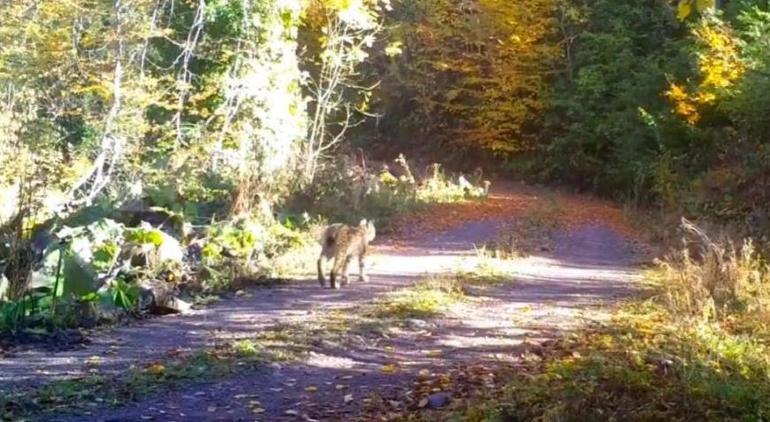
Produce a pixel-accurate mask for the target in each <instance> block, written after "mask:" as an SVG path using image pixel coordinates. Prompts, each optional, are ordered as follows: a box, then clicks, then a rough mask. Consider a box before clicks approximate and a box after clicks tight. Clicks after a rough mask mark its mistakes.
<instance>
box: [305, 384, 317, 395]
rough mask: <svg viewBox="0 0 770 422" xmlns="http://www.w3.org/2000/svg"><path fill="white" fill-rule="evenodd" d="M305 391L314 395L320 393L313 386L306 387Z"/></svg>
mask: <svg viewBox="0 0 770 422" xmlns="http://www.w3.org/2000/svg"><path fill="white" fill-rule="evenodd" d="M305 391H307V392H308V393H314V392H316V391H318V387H316V386H314V385H311V386H309V387H305Z"/></svg>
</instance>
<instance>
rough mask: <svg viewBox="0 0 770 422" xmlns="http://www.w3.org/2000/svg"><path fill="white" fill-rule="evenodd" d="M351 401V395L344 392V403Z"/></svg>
mask: <svg viewBox="0 0 770 422" xmlns="http://www.w3.org/2000/svg"><path fill="white" fill-rule="evenodd" d="M352 401H353V395H352V394H345V404H348V403H350V402H352Z"/></svg>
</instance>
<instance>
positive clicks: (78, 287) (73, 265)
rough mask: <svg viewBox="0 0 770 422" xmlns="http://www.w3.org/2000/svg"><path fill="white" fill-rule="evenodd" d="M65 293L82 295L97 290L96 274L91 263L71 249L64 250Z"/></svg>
mask: <svg viewBox="0 0 770 422" xmlns="http://www.w3.org/2000/svg"><path fill="white" fill-rule="evenodd" d="M62 267H63V269H62V274H63V280H62V282H63V289H64V294H65V295H68V294H72V295H74V296H77V297H80V296H84V295H87V294H89V293H92V292H94V291H96V274H95V273H94V271H93V269H92V268H91V265H90V264H88V263H86V262H84V261H83V259H82V258H80V256H78V255H77V254H75V253H73V252H72V251H71V250H66V251H65V252H64V259H63V262H62Z"/></svg>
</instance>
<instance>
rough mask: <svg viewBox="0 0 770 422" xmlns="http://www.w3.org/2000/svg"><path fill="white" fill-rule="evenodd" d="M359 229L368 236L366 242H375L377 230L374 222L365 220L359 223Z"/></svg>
mask: <svg viewBox="0 0 770 422" xmlns="http://www.w3.org/2000/svg"><path fill="white" fill-rule="evenodd" d="M358 227H359V228H360V229H361V230H363V232H364V233H365V234H366V242H367V243H369V242H371V241H372V240H374V236H375V235H376V230H375V229H374V221H373V220H372V221H367V220H366V219H365V218H364V219H362V220H361V222H360V223H358Z"/></svg>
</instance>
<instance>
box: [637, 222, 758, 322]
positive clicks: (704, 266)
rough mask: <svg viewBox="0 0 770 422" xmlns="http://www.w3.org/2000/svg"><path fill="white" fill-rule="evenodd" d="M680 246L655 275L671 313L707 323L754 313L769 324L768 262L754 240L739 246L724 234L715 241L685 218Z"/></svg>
mask: <svg viewBox="0 0 770 422" xmlns="http://www.w3.org/2000/svg"><path fill="white" fill-rule="evenodd" d="M682 229H683V230H684V232H685V233H686V238H685V240H684V246H683V248H682V249H681V250H679V251H677V252H675V253H672V254H670V255H668V256H667V257H666V258H664V259H662V260H658V261H657V268H656V269H655V270H654V271H653V272H652V278H653V279H654V280H655V281H657V283H658V284H659V285H660V287H661V288H662V292H663V295H662V297H663V299H664V304H665V305H666V306H667V308H668V309H669V310H670V312H672V313H674V314H676V315H680V316H685V317H690V318H698V319H701V320H704V321H709V320H711V321H724V320H725V319H727V318H732V319H735V318H740V317H744V316H746V317H751V318H752V319H754V320H757V321H762V322H764V323H767V322H770V312H769V310H770V266H768V264H767V263H766V261H765V260H764V259H763V258H762V256H761V255H760V254H759V253H758V251H757V249H756V247H755V246H754V243H753V242H752V240H751V239H746V240H744V241H743V243H742V244H741V245H740V246H736V245H735V244H734V243H733V242H732V241H730V240H727V238H726V237H725V236H720V238H719V240H712V238H711V237H710V236H709V235H708V234H706V233H705V232H704V231H703V230H702V229H700V228H699V227H697V226H696V225H694V224H693V223H691V222H689V221H687V220H686V219H683V220H682Z"/></svg>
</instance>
